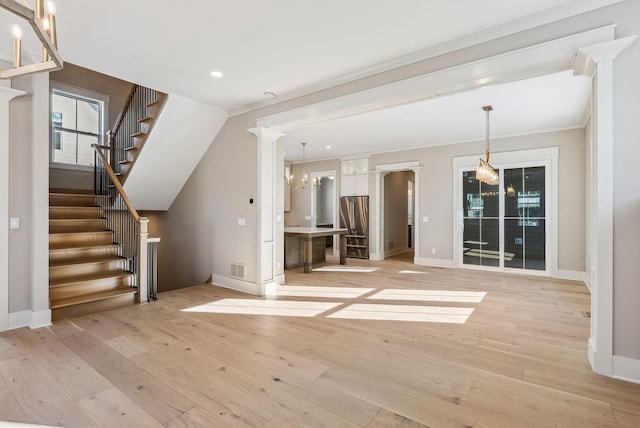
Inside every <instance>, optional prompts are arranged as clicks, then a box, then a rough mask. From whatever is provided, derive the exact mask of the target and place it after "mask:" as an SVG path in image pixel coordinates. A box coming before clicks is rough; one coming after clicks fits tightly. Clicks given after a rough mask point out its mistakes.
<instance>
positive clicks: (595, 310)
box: [575, 36, 636, 376]
mask: <svg viewBox="0 0 640 428" xmlns="http://www.w3.org/2000/svg"><path fill="white" fill-rule="evenodd" d="M635 39H636V36H632V37H626V38H624V39H619V40H613V41H610V42H606V43H601V44H599V45H595V46H590V47H586V48H583V49H580V50H579V53H578V57H577V60H576V66H575V74H581V75H585V76H588V77H591V78H593V79H595V80H594V85H593V88H594V93H593V94H592V98H593V104H592V116H591V120H592V122H593V123H594V130H595V133H594V135H593V138H592V141H593V144H594V147H593V149H594V152H595V161H596V162H595V165H594V166H595V168H594V169H593V170H592V174H591V183H589V184H590V186H591V188H592V189H593V190H595V191H594V192H593V195H594V197H593V199H592V201H591V207H590V209H591V215H592V230H591V236H592V242H593V251H592V254H591V266H592V271H591V276H592V277H591V317H592V318H591V337H590V338H589V362H590V363H591V367H592V368H593V370H594V371H595V372H596V373H599V374H602V375H606V376H611V375H613V153H614V145H615V140H614V138H613V60H614V59H615V58H616V57H617V56H618V55H619V54H620V53H621V52H622V51H623V50H625V49H626V48H628V47H629V46H631V44H633V42H634V41H635Z"/></svg>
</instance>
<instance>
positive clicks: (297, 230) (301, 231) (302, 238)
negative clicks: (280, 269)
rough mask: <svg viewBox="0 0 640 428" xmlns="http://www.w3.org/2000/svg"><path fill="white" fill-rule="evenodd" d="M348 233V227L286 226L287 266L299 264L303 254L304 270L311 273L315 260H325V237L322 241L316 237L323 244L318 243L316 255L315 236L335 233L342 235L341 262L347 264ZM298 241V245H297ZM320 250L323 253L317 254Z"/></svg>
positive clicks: (285, 255)
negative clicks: (314, 252) (314, 249)
mask: <svg viewBox="0 0 640 428" xmlns="http://www.w3.org/2000/svg"><path fill="white" fill-rule="evenodd" d="M346 234H347V229H337V228H316V227H297V226H295V227H294V226H285V228H284V237H285V254H284V259H285V268H286V267H295V266H299V264H300V263H299V260H300V258H301V257H300V256H301V254H303V257H302V264H303V265H304V272H305V273H311V267H312V265H313V262H314V261H316V262H318V261H323V260H324V251H325V246H324V244H323V243H324V239H322V240H320V241H319V240H318V239H316V240H315V241H316V242H320V243H321V244H320V245H316V246H317V247H318V248H317V249H316V257H314V255H313V247H314V244H313V243H314V238H324V237H326V236H333V235H340V247H339V248H340V264H341V265H345V264H347V256H346V255H347V240H346V236H345V235H346ZM296 243H297V244H298V245H296ZM301 247H302V251H301ZM319 251H322V254H317V253H318V252H319ZM319 256H321V257H319Z"/></svg>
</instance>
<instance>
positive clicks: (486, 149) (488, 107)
mask: <svg viewBox="0 0 640 428" xmlns="http://www.w3.org/2000/svg"><path fill="white" fill-rule="evenodd" d="M482 109H483V110H484V111H485V112H486V116H487V135H486V148H485V154H486V156H487V163H489V153H490V150H489V135H490V133H489V112H490V111H491V110H493V107H491V106H484V107H482Z"/></svg>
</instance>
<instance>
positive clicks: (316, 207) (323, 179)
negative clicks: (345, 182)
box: [310, 170, 339, 256]
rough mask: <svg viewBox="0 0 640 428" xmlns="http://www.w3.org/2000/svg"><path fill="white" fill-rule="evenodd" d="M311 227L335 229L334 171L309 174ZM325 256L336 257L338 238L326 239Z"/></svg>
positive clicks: (336, 214) (336, 217) (330, 237)
mask: <svg viewBox="0 0 640 428" xmlns="http://www.w3.org/2000/svg"><path fill="white" fill-rule="evenodd" d="M310 186H312V188H311V227H319V228H333V227H337V224H338V222H337V219H338V213H337V210H338V208H337V203H336V170H327V171H315V172H312V173H311V179H310ZM326 241H327V243H326V249H327V251H328V253H327V254H332V255H334V256H337V255H338V249H339V246H338V237H337V236H329V237H327V239H326Z"/></svg>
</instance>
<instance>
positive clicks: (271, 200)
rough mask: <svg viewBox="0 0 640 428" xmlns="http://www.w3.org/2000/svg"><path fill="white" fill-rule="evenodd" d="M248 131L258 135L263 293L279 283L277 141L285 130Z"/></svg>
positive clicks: (259, 265) (260, 288) (259, 253)
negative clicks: (277, 249) (277, 270)
mask: <svg viewBox="0 0 640 428" xmlns="http://www.w3.org/2000/svg"><path fill="white" fill-rule="evenodd" d="M247 131H249V132H251V133H252V134H254V135H255V136H256V137H257V139H258V140H257V143H258V156H257V158H258V165H257V167H258V182H257V189H258V193H257V195H256V208H257V220H258V221H257V227H256V232H257V233H256V235H257V237H256V238H257V244H258V245H257V260H256V262H257V266H256V292H257V294H258V295H259V296H264V295H265V294H268V293H270V292H272V291H273V290H275V287H276V286H277V279H276V275H275V272H276V254H275V251H276V245H275V243H276V240H277V239H284V237H279V236H278V235H277V234H276V208H277V198H276V194H277V193H276V192H277V191H278V189H277V186H276V183H277V177H276V175H277V174H276V172H277V171H276V155H277V150H276V148H277V147H276V141H277V140H278V138H280V137H283V136H284V135H285V134H283V133H281V132H277V131H273V130H271V129H269V128H264V127H258V128H251V129H248V130H247ZM280 191H282V189H281V190H280ZM281 221H282V219H281Z"/></svg>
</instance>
